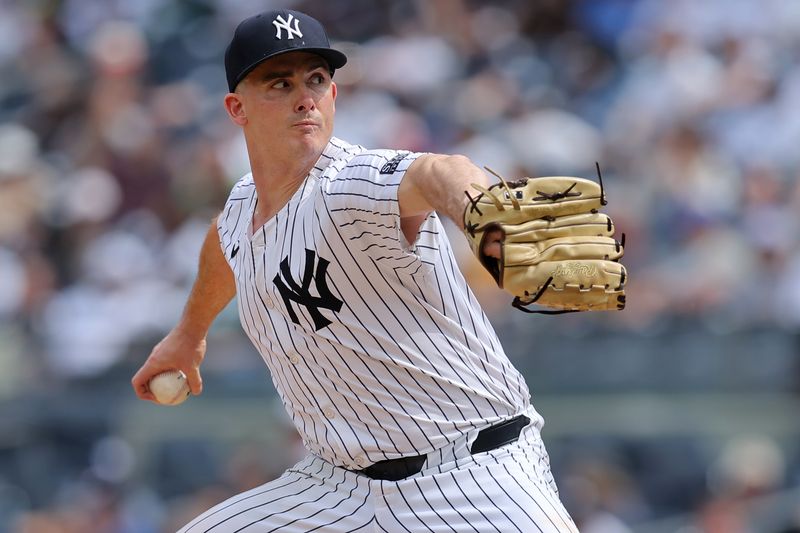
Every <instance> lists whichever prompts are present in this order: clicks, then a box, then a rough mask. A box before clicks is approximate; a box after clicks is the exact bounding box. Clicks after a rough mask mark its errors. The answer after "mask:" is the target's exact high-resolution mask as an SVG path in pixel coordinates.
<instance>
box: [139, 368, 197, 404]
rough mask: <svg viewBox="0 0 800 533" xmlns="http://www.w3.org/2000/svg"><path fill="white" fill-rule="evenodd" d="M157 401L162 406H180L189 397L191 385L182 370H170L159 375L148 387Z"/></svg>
mask: <svg viewBox="0 0 800 533" xmlns="http://www.w3.org/2000/svg"><path fill="white" fill-rule="evenodd" d="M148 386H149V387H150V392H152V393H153V396H155V398H156V401H157V402H158V403H160V404H162V405H178V404H180V403H183V402H184V401H185V400H186V398H188V397H189V393H190V392H191V391H190V390H189V383H188V382H187V381H186V374H184V373H183V372H181V371H180V370H170V371H167V372H162V373H161V374H158V375H157V376H155V377H154V378H153V379H151V380H150V383H149V385H148Z"/></svg>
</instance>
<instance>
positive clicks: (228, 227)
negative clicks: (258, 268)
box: [217, 174, 255, 266]
mask: <svg viewBox="0 0 800 533" xmlns="http://www.w3.org/2000/svg"><path fill="white" fill-rule="evenodd" d="M254 201H255V184H254V183H253V177H252V175H250V174H247V175H246V176H244V177H243V178H241V179H240V180H239V181H237V182H236V184H234V186H233V189H231V192H230V194H229V195H228V199H227V201H226V202H225V207H224V208H223V209H222V212H221V213H220V214H219V217H217V232H218V233H219V243H220V246H221V247H222V253H223V254H224V255H225V259H226V260H227V261H228V262H229V263H231V266H233V265H232V261H233V257H234V256H235V254H234V253H232V252H233V250H234V247H238V245H239V244H238V243H239V240H240V238H241V236H242V235H245V234H246V232H247V224H248V223H249V222H250V220H249V218H250V217H249V216H248V215H249V214H250V213H251V209H252V204H253V202H254Z"/></svg>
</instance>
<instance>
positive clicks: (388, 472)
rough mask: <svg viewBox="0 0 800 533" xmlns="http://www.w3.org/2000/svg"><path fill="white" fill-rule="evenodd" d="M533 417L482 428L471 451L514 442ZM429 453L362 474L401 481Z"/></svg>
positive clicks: (415, 470)
mask: <svg viewBox="0 0 800 533" xmlns="http://www.w3.org/2000/svg"><path fill="white" fill-rule="evenodd" d="M530 422H531V419H530V418H528V417H527V416H525V415H519V416H516V417H514V418H512V419H511V420H506V421H505V422H500V423H499V424H496V425H494V426H490V427H488V428H486V429H482V430H481V431H480V433H478V438H476V439H475V442H473V443H472V446H471V447H470V449H469V451H470V453H473V454H475V453H481V452H488V451H489V450H494V449H496V448H499V447H500V446H504V445H506V444H508V443H509V442H514V441H515V440H517V439H518V438H519V434H520V432H521V431H522V428H524V427H525V426H527V425H528V424H530ZM427 457H428V456H427V455H414V456H412V457H401V458H399V459H387V460H385V461H379V462H377V463H375V464H373V465H370V466H368V467H366V468H364V469H363V470H359V471H358V472H359V473H360V474H364V475H365V476H367V477H369V478H372V479H383V480H385V481H399V480H401V479H405V478H407V477H408V476H413V475H414V474H417V473H419V471H420V470H422V465H424V464H425V459H427Z"/></svg>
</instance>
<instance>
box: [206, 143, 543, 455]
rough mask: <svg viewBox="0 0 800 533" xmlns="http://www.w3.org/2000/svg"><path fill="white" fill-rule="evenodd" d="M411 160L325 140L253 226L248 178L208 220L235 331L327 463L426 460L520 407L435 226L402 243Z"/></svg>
mask: <svg viewBox="0 0 800 533" xmlns="http://www.w3.org/2000/svg"><path fill="white" fill-rule="evenodd" d="M419 155H420V154H415V153H409V152H398V151H392V150H366V149H364V148H363V147H360V146H353V145H349V144H347V143H345V142H343V141H342V140H340V139H337V138H335V137H334V138H333V139H331V141H330V143H329V144H328V146H327V147H326V149H325V151H324V152H323V154H322V156H321V157H320V159H319V161H318V162H317V164H316V166H315V167H314V169H313V170H312V172H311V173H310V174H309V175H308V176H307V177H306V179H305V181H304V182H303V183H302V185H301V186H300V187H299V189H298V190H297V191H296V192H295V194H294V196H293V197H292V198H291V199H290V200H289V202H288V203H287V204H286V205H285V206H284V207H283V208H282V209H281V210H280V211H279V212H278V213H277V214H276V215H275V216H274V217H272V218H271V219H270V220H269V221H267V222H266V224H265V225H264V226H263V227H261V228H258V229H257V230H256V231H255V232H254V233H252V234H251V226H252V218H253V212H254V209H255V206H256V203H257V195H256V189H255V186H254V184H253V180H252V176H251V175H247V176H244V177H243V178H242V179H240V180H239V181H238V182H237V183H236V185H235V186H234V188H233V190H232V191H231V194H230V197H229V198H228V201H227V202H226V205H225V208H224V210H223V212H222V214H221V215H220V217H219V222H218V229H219V235H220V241H221V245H222V249H223V252H224V254H225V257H226V258H227V260H228V262H229V264H230V266H231V268H232V269H233V272H234V275H235V278H236V286H237V294H238V307H239V314H240V319H241V322H242V326H243V328H244V330H245V331H246V333H247V335H248V336H249V338H250V340H251V341H252V342H253V344H254V345H255V346H256V348H257V349H258V351H259V352H260V353H261V355H262V357H263V358H264V360H265V361H266V363H267V365H268V366H269V368H270V371H271V374H272V379H273V382H274V384H275V387H276V388H277V390H278V393H279V394H280V396H281V399H282V401H283V403H284V405H285V407H286V409H287V411H288V413H289V415H290V417H291V418H292V420H293V422H294V424H295V426H296V427H297V430H298V431H299V432H300V435H301V436H302V438H303V441H304V443H305V445H306V446H307V447H308V449H309V450H310V451H311V452H312V453H314V454H316V455H318V456H320V457H322V458H323V459H326V460H328V461H330V462H331V463H333V464H334V465H337V466H342V467H345V468H351V469H358V468H363V467H364V466H367V465H368V464H371V463H374V462H377V461H381V460H384V459H393V458H397V457H402V456H408V455H420V454H426V453H429V452H431V451H433V450H435V449H438V448H441V447H442V446H444V445H445V444H447V443H448V442H452V441H455V440H456V439H458V438H459V437H460V436H463V435H465V434H467V433H469V432H471V431H475V430H476V429H480V428H483V427H486V426H489V425H491V424H494V423H497V422H499V421H501V420H505V419H508V418H511V417H513V416H515V415H517V414H519V413H522V412H524V411H525V410H526V409H527V408H528V406H529V392H528V388H527V386H526V384H525V382H524V379H523V378H522V376H521V375H520V374H519V373H518V372H517V370H516V369H515V368H514V367H513V366H512V365H511V363H510V362H509V360H508V358H507V357H506V355H505V353H504V351H503V348H502V347H501V345H500V342H499V341H498V339H497V336H496V334H495V332H494V330H493V328H492V326H491V325H490V324H489V321H488V319H487V317H486V316H485V315H484V313H483V312H482V310H481V308H480V307H479V305H478V303H477V301H476V299H475V297H474V295H473V294H472V292H471V291H470V289H469V287H468V286H467V284H466V282H465V280H464V278H463V277H462V275H461V273H460V271H459V269H458V267H457V265H456V261H455V259H454V257H453V254H452V250H451V248H450V244H449V242H448V239H447V237H446V235H445V232H444V229H443V227H442V225H441V222H440V220H439V218H438V216H437V215H436V214H435V213H432V214H431V215H430V216H428V217H427V219H426V220H425V222H424V223H423V225H422V227H421V229H420V231H419V234H418V237H417V239H416V241H415V242H414V243H412V244H410V245H409V244H407V243H406V242H405V239H404V238H403V236H402V232H401V230H400V217H399V207H398V201H397V190H398V185H399V183H400V181H401V180H402V178H403V175H404V173H405V171H406V169H407V168H408V167H409V165H410V164H411V163H412V162H413V161H414V160H415V159H416V157H417V156H419Z"/></svg>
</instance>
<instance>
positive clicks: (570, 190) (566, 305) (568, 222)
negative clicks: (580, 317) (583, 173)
mask: <svg viewBox="0 0 800 533" xmlns="http://www.w3.org/2000/svg"><path fill="white" fill-rule="evenodd" d="M487 170H488V169H487ZM490 172H491V170H490ZM495 175H496V174H495ZM497 177H498V178H500V182H499V183H497V184H494V185H492V186H491V187H489V188H488V189H486V188H484V187H481V186H480V185H473V187H474V188H475V190H476V191H477V196H474V195H470V194H469V193H467V196H468V197H469V198H470V203H469V204H468V205H467V208H466V211H465V213H464V227H465V232H466V234H467V237H468V238H469V240H470V244H471V246H472V251H473V252H474V253H475V255H476V256H477V257H478V259H479V260H480V262H481V263H482V264H483V266H484V267H486V269H487V270H488V271H489V272H490V273H491V275H492V276H493V277H494V279H495V281H496V282H497V285H498V286H499V287H501V288H503V289H505V290H507V291H508V292H510V293H511V294H513V295H514V296H515V298H514V301H513V303H512V305H513V306H514V307H517V308H518V309H521V310H523V311H526V312H538V313H560V312H570V311H605V310H609V309H615V310H620V309H624V307H625V280H626V278H627V274H626V272H625V267H624V266H623V265H622V264H620V263H619V259H620V258H621V257H622V254H623V253H624V241H625V236H624V234H623V236H622V239H621V241H622V242H619V241H617V240H616V239H614V223H613V222H612V221H611V218H610V217H608V216H607V215H605V214H603V213H600V211H599V210H600V208H601V207H602V206H603V205H605V198H604V193H603V187H602V182H601V183H600V184H598V183H595V182H594V181H590V180H587V179H583V178H575V177H567V176H551V177H542V178H523V179H521V180H518V181H513V182H506V181H505V180H504V179H503V178H501V177H500V176H497ZM487 239H491V240H499V241H500V250H501V252H500V258H499V259H498V258H495V257H492V256H489V255H486V253H484V251H485V248H484V245H485V244H486V243H487V242H489V241H488V240H487ZM534 303H535V304H538V305H541V306H544V307H547V308H551V309H550V310H538V309H534V310H531V309H528V308H527V306H528V305H531V304H534Z"/></svg>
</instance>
